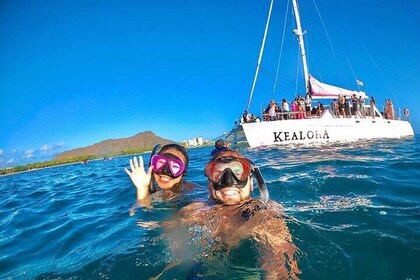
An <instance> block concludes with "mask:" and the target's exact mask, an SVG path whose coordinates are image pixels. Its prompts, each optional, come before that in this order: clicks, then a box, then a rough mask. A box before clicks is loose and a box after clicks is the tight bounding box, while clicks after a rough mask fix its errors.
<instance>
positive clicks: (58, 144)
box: [56, 142, 66, 148]
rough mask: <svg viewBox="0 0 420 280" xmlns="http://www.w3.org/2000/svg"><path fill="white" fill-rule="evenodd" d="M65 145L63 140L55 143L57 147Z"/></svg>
mask: <svg viewBox="0 0 420 280" xmlns="http://www.w3.org/2000/svg"><path fill="white" fill-rule="evenodd" d="M65 145H66V143H64V142H58V143H57V144H56V146H57V148H61V147H64V146H65Z"/></svg>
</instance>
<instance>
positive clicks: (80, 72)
mask: <svg viewBox="0 0 420 280" xmlns="http://www.w3.org/2000/svg"><path fill="white" fill-rule="evenodd" d="M286 3H287V2H286V0H284V1H276V2H275V7H274V9H275V10H274V12H273V19H272V26H271V29H270V31H272V32H271V33H270V35H269V37H268V39H267V46H266V53H265V56H264V58H263V62H262V69H263V73H262V74H261V75H260V80H259V81H258V83H257V88H256V91H255V94H254V99H253V102H252V106H251V111H252V112H253V113H256V114H258V112H259V111H260V108H262V107H265V106H266V105H267V103H268V102H269V100H270V99H271V98H275V99H277V100H280V99H282V98H284V97H285V98H287V99H288V100H291V99H292V98H293V97H294V96H295V94H296V93H302V92H303V80H302V74H301V70H300V69H299V68H297V67H298V64H297V61H298V59H297V58H298V57H297V43H296V40H295V38H294V35H293V34H292V32H291V29H292V25H291V24H292V17H291V14H290V13H289V15H288V25H287V27H286V28H287V29H286V34H285V35H286V36H285V42H284V49H283V55H282V60H281V64H280V74H279V75H280V78H279V82H278V88H277V92H276V93H274V94H273V89H272V87H273V83H274V82H273V79H272V76H273V75H275V73H276V68H277V57H278V51H279V48H280V39H281V35H282V30H283V22H284V14H285V8H286ZM315 3H316V7H317V8H318V11H319V13H320V14H321V16H322V20H323V21H322V22H321V21H320V19H319V16H318V12H317V10H316V9H315V6H314V1H313V0H302V1H300V8H301V17H302V24H303V28H304V29H306V30H307V38H306V40H307V41H306V43H307V48H308V57H309V70H310V72H311V73H312V75H314V76H315V77H316V78H317V79H318V80H321V81H324V82H328V83H330V84H335V85H338V86H342V87H348V88H351V89H357V85H356V83H355V78H357V79H359V80H361V81H363V82H364V87H363V90H364V91H366V92H367V94H368V95H369V96H371V95H373V96H375V98H376V100H377V103H378V104H379V105H383V103H384V100H385V99H386V98H391V99H392V100H393V101H394V105H399V106H400V107H402V108H405V107H408V108H410V112H411V119H412V122H413V127H414V130H415V132H416V133H418V132H419V129H420V110H419V109H418V104H420V98H419V92H420V82H419V78H418V76H419V73H420V63H419V62H420V60H419V53H420V52H419V49H420V44H419V38H418V37H419V36H418V35H419V32H418V28H419V27H420V4H419V3H418V1H417V0H372V1H365V0H354V1H347V0H336V1H329V0H317V1H316V2H315ZM268 7H269V0H241V1H237V0H236V1H230V0H223V1H221V0H212V1H204V0H203V1H201V0H194V1H193V0H165V1H153V0H142V1H129V0H128V1H77V0H76V1H60V0H58V1H57V0H54V1H52V0H51V1H20V0H5V1H1V3H0V96H1V102H0V112H1V113H0V167H7V166H13V165H16V164H23V163H27V162H31V161H41V160H45V159H50V158H51V157H53V156H54V155H55V154H56V153H57V152H61V151H64V150H68V149H73V148H77V147H84V146H88V145H92V144H94V143H97V142H100V141H102V140H105V139H110V138H122V137H129V136H133V135H135V134H137V133H139V132H142V131H146V130H151V131H153V132H154V133H156V134H157V135H159V136H161V137H164V138H168V139H171V140H175V141H182V140H185V139H189V138H193V137H196V136H202V137H204V138H205V139H213V138H215V137H218V136H220V135H221V134H222V133H223V132H226V131H228V130H229V129H230V128H232V127H233V122H234V120H235V119H237V118H238V117H239V115H240V114H241V113H242V112H243V110H244V109H245V108H246V105H247V102H248V97H249V92H250V89H251V85H252V79H253V75H254V71H255V66H256V62H257V58H258V53H259V48H260V43H261V39H262V35H263V29H264V25H265V20H266V15H267V11H268ZM289 9H291V6H290V7H289ZM323 26H325V29H326V30H327V34H328V36H326V32H325V29H324V27H323ZM331 46H332V47H331ZM297 73H299V76H300V77H299V78H298V86H297V87H296V76H297ZM353 73H354V74H353ZM296 88H297V90H296ZM394 97H395V99H394ZM416 107H417V108H416Z"/></svg>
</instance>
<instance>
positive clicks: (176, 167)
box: [151, 153, 185, 179]
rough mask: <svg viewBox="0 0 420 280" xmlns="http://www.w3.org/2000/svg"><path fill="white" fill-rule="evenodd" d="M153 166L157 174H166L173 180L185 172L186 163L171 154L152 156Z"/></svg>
mask: <svg viewBox="0 0 420 280" xmlns="http://www.w3.org/2000/svg"><path fill="white" fill-rule="evenodd" d="M151 165H152V166H153V171H154V172H155V173H156V174H164V175H167V176H169V177H171V178H173V179H175V178H178V177H179V176H181V175H182V174H183V173H184V171H185V163H184V162H183V161H182V160H181V159H180V158H178V157H177V156H175V155H173V154H169V153H164V154H160V155H154V156H152V158H151Z"/></svg>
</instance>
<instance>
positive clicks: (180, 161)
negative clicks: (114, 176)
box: [125, 144, 195, 206]
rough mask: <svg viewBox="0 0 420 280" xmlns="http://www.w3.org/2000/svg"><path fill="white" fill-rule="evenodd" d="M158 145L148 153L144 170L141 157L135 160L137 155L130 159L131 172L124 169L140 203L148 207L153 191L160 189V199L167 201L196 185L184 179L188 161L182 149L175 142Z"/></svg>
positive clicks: (185, 152) (186, 154)
mask: <svg viewBox="0 0 420 280" xmlns="http://www.w3.org/2000/svg"><path fill="white" fill-rule="evenodd" d="M159 147H160V145H157V146H156V147H155V148H154V149H153V151H152V154H151V155H150V162H149V168H148V169H147V172H146V171H145V169H144V163H143V157H142V156H139V157H138V160H137V158H136V157H134V158H133V159H130V168H131V171H130V170H128V169H127V168H125V172H126V173H127V174H128V176H130V179H131V181H132V182H133V184H134V186H135V187H136V190H137V202H138V204H139V205H140V206H150V204H151V195H152V194H153V193H155V192H159V195H160V196H161V197H162V198H163V200H167V201H170V200H172V199H173V198H175V197H176V196H178V195H179V194H182V193H184V192H187V191H190V190H192V189H194V187H195V185H194V184H193V183H190V182H186V181H184V176H185V174H186V173H187V169H188V161H189V157H188V153H187V151H186V150H185V148H184V147H182V146H180V145H178V144H168V145H165V146H163V147H162V148H161V149H160V150H159ZM158 150H159V151H158ZM157 151H158V152H157Z"/></svg>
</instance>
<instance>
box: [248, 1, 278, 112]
mask: <svg viewBox="0 0 420 280" xmlns="http://www.w3.org/2000/svg"><path fill="white" fill-rule="evenodd" d="M273 3H274V0H271V3H270V10H269V12H268V17H267V23H266V24H265V30H264V37H263V41H262V44H261V49H260V55H259V57H258V63H257V69H256V70H255V76H254V82H253V83H252V89H251V94H250V95H249V101H248V106H247V107H246V110H247V111H249V107H250V106H251V100H252V96H253V95H254V90H255V84H256V83H257V78H258V72H259V69H260V64H261V59H262V56H263V53H264V46H265V39H266V38H267V32H268V26H269V25H270V18H271V11H272V9H273Z"/></svg>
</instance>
